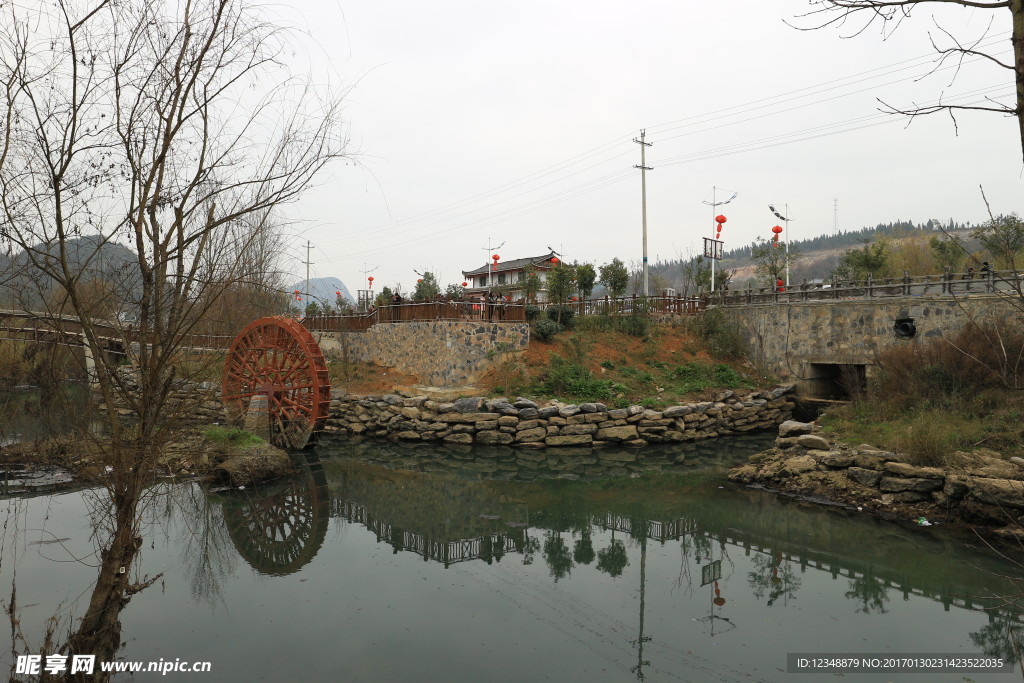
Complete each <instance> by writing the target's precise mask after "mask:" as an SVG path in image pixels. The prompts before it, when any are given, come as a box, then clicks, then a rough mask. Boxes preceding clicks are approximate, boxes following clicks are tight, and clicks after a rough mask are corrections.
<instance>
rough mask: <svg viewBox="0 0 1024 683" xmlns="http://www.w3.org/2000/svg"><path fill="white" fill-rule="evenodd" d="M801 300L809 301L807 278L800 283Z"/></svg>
mask: <svg viewBox="0 0 1024 683" xmlns="http://www.w3.org/2000/svg"><path fill="white" fill-rule="evenodd" d="M800 298H801V299H803V300H804V301H807V278H804V280H803V282H801V283H800Z"/></svg>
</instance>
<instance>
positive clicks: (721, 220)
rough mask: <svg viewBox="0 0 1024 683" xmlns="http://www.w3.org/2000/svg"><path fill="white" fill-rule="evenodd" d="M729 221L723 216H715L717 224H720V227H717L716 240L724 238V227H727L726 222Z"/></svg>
mask: <svg viewBox="0 0 1024 683" xmlns="http://www.w3.org/2000/svg"><path fill="white" fill-rule="evenodd" d="M727 220H729V219H728V218H726V217H725V216H723V215H722V214H718V215H717V216H715V222H716V223H718V225H717V226H716V227H715V239H716V240H717V239H719V238H720V237H721V236H722V226H723V225H725V222H726V221H727Z"/></svg>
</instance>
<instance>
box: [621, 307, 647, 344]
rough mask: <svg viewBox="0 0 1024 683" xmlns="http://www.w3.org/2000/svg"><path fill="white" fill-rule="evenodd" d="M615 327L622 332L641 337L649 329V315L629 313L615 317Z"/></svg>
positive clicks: (644, 335) (645, 334)
mask: <svg viewBox="0 0 1024 683" xmlns="http://www.w3.org/2000/svg"><path fill="white" fill-rule="evenodd" d="M615 323H616V325H615V328H616V329H617V330H618V331H619V332H622V333H623V334H628V335H630V336H631V337H640V338H641V339H643V338H644V337H646V336H647V332H648V331H649V330H650V329H651V317H650V316H649V315H647V314H646V313H631V314H630V315H624V316H620V317H618V318H616V320H615Z"/></svg>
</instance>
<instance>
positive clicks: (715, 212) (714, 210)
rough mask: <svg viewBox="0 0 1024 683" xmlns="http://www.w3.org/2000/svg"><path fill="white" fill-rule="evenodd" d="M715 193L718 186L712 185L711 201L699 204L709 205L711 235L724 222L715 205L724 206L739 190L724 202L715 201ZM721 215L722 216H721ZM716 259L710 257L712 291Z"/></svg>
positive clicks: (719, 231)
mask: <svg viewBox="0 0 1024 683" xmlns="http://www.w3.org/2000/svg"><path fill="white" fill-rule="evenodd" d="M725 192H729V190H725ZM717 194H718V188H717V187H714V186H712V188H711V201H710V202H709V201H707V200H704V201H702V202H701V204H707V205H708V206H710V207H711V216H712V218H713V219H714V226H715V227H714V229H713V230H712V231H711V234H712V235H715V234H720V233H721V230H722V223H724V222H725V221H724V220H723V221H719V220H718V216H717V215H716V214H718V209H717V207H719V206H725V205H726V204H728V203H729V202H731V201H732V200H734V199H736V195H738V194H739V192H733V193H732V196H731V197H729V198H728V199H726V200H725V201H724V202H719V201H716V199H717ZM722 217H723V218H724V216H722ZM716 251H717V250H716ZM716 260H717V259H715V258H714V257H712V258H711V291H712V292H714V291H715V261H716Z"/></svg>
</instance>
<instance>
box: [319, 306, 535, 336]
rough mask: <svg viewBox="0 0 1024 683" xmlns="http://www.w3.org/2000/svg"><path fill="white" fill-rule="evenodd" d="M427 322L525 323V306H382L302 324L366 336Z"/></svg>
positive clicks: (325, 316)
mask: <svg viewBox="0 0 1024 683" xmlns="http://www.w3.org/2000/svg"><path fill="white" fill-rule="evenodd" d="M426 320H469V321H473V320H476V321H481V322H524V321H525V320H526V314H525V312H524V310H523V305H522V304H503V303H488V302H481V301H427V302H423V303H402V304H391V305H390V306H381V307H380V308H376V309H374V310H373V311H372V312H370V313H366V314H362V315H318V316H311V317H308V318H306V319H304V320H303V321H302V324H303V325H304V326H305V327H306V329H309V330H316V331H318V332H365V331H366V330H368V329H370V327H372V326H373V325H376V324H377V323H397V322H416V321H426Z"/></svg>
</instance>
